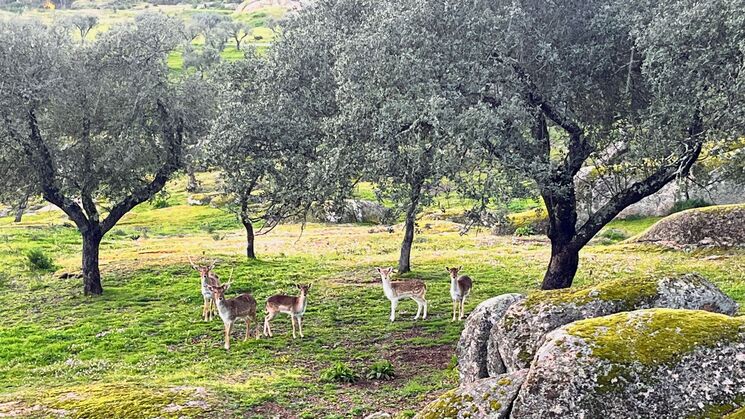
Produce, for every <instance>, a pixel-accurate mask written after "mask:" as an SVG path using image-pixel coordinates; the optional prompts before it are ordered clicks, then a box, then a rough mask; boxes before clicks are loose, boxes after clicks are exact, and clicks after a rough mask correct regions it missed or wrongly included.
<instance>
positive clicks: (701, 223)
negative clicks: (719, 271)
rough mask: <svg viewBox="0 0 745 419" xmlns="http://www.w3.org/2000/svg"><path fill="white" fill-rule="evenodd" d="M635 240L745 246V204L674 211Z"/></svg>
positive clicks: (676, 243) (680, 245)
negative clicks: (674, 212)
mask: <svg viewBox="0 0 745 419" xmlns="http://www.w3.org/2000/svg"><path fill="white" fill-rule="evenodd" d="M635 241H637V242H640V243H654V244H660V245H664V246H668V247H673V248H682V247H687V246H717V247H733V246H745V204H739V205H717V206H712V207H705V208H695V209H690V210H687V211H682V212H679V213H676V214H673V215H670V216H669V217H665V218H663V219H662V220H660V221H658V222H657V223H656V224H655V225H653V226H652V227H650V228H649V229H648V230H647V231H645V232H644V233H642V234H640V235H639V237H637V238H636V239H635Z"/></svg>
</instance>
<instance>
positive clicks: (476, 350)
mask: <svg viewBox="0 0 745 419" xmlns="http://www.w3.org/2000/svg"><path fill="white" fill-rule="evenodd" d="M736 312H737V304H736V303H735V302H734V301H733V300H732V299H731V298H729V297H727V296H726V295H724V294H723V293H722V292H721V291H720V290H719V289H718V288H717V287H716V286H714V285H713V284H711V283H710V282H709V281H707V280H706V279H704V278H702V277H701V276H699V275H695V274H688V275H682V276H679V277H674V278H663V279H659V280H652V279H647V280H635V281H632V280H618V281H611V282H607V283H604V284H599V285H596V286H594V287H590V288H587V289H582V290H578V291H574V290H565V291H549V292H540V293H536V294H532V295H530V296H528V297H522V296H520V295H516V294H507V295H503V296H499V297H495V298H492V299H490V300H487V301H485V302H484V303H482V304H481V305H479V307H478V308H477V309H476V310H475V311H474V312H473V313H472V315H471V317H469V321H468V322H467V324H466V328H465V329H464V331H463V334H462V335H461V341H460V342H459V344H458V349H457V351H458V358H459V364H460V365H459V372H460V374H461V378H462V381H461V386H460V387H459V388H457V389H454V390H451V391H449V392H446V393H444V394H443V395H442V396H440V397H439V398H438V399H437V400H435V401H434V402H432V403H431V404H430V405H428V406H427V408H425V409H424V410H423V411H422V412H421V413H420V414H419V415H418V416H417V417H418V418H427V419H430V418H513V419H524V418H596V417H607V418H609V419H611V418H626V417H655V418H663V419H664V418H670V419H672V418H680V417H696V418H721V417H725V415H730V416H727V417H733V418H737V417H738V415H741V414H742V412H745V317H731V315H733V314H734V313H736ZM487 329H489V332H488V337H486V355H484V341H485V334H486V330H487ZM503 329H504V330H506V331H507V332H505V331H504V330H503ZM521 353H527V354H528V355H522V356H524V358H521V355H520V354H521ZM505 355H507V356H505ZM510 356H511V358H510V360H509V361H508V360H507V357H510ZM484 358H485V359H484ZM503 358H504V359H505V364H504V365H502V367H501V368H505V369H506V370H507V371H508V372H506V373H499V372H500V371H501V369H500V365H501V362H502V359H503ZM484 368H486V375H488V376H489V377H487V378H482V376H483V375H484Z"/></svg>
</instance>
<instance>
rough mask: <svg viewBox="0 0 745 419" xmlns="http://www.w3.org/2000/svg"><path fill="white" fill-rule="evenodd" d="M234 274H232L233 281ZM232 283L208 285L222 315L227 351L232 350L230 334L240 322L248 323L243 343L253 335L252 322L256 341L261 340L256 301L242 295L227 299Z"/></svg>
mask: <svg viewBox="0 0 745 419" xmlns="http://www.w3.org/2000/svg"><path fill="white" fill-rule="evenodd" d="M232 277H233V272H232V271H231V272H230V278H231V279H232ZM231 283H232V281H230V280H228V283H227V284H225V285H207V288H209V290H210V292H212V296H213V297H214V301H215V304H216V305H217V314H218V315H220V319H222V323H223V325H224V326H225V350H230V332H231V331H232V330H233V325H234V324H235V322H236V321H238V320H241V319H242V320H245V322H246V336H245V337H244V338H243V341H244V342H245V341H247V340H248V337H249V336H250V335H251V321H253V322H254V324H255V325H256V339H259V324H258V322H257V321H256V299H255V298H254V297H253V295H251V294H241V295H239V296H237V297H233V298H225V291H227V290H228V289H229V288H230V284H231Z"/></svg>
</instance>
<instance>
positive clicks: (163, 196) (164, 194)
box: [151, 189, 171, 209]
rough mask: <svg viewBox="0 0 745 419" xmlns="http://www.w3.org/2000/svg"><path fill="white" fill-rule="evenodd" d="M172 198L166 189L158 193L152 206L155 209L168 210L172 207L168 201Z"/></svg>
mask: <svg viewBox="0 0 745 419" xmlns="http://www.w3.org/2000/svg"><path fill="white" fill-rule="evenodd" d="M170 197H171V194H169V193H168V191H166V190H165V189H163V190H162V191H160V192H158V193H157V194H156V195H155V196H154V197H153V199H152V201H151V205H152V206H153V208H155V209H161V208H168V207H169V206H171V204H169V203H168V199H169V198H170Z"/></svg>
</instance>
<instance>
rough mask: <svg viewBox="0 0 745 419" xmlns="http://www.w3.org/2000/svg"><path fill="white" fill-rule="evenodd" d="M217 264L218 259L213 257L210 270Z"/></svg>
mask: <svg viewBox="0 0 745 419" xmlns="http://www.w3.org/2000/svg"><path fill="white" fill-rule="evenodd" d="M215 265H217V259H212V264H211V265H210V270H213V269H215Z"/></svg>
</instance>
